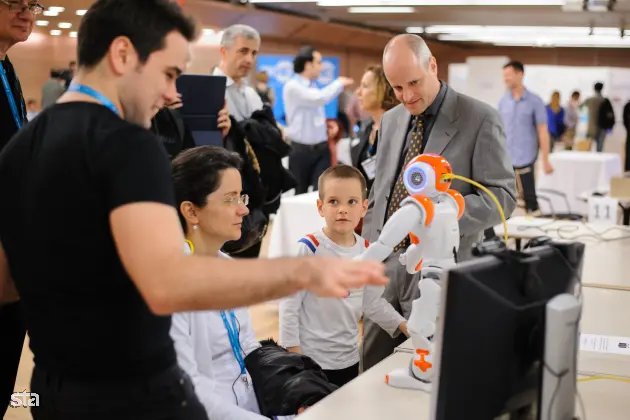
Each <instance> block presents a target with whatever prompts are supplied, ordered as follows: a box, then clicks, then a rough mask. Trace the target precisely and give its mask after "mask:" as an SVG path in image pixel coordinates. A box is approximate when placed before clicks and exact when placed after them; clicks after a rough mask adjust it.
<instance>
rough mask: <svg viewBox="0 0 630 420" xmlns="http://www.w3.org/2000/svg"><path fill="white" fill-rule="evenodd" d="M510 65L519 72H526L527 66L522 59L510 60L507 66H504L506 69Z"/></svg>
mask: <svg viewBox="0 0 630 420" xmlns="http://www.w3.org/2000/svg"><path fill="white" fill-rule="evenodd" d="M508 67H512V68H513V69H514V70H515V71H517V72H519V73H525V66H524V65H523V63H521V62H520V61H510V62H509V63H507V64H506V65H505V66H503V68H504V69H507V68H508Z"/></svg>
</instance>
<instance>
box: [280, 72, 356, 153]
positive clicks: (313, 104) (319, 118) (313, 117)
mask: <svg viewBox="0 0 630 420" xmlns="http://www.w3.org/2000/svg"><path fill="white" fill-rule="evenodd" d="M343 90H344V86H343V83H342V82H341V81H339V80H335V81H334V82H332V83H331V84H329V85H328V86H326V87H325V88H323V89H318V88H317V87H313V83H312V82H311V81H310V80H308V79H306V78H304V77H302V76H300V75H297V74H296V75H295V76H294V77H293V78H292V79H291V80H289V81H288V82H287V83H286V84H285V85H284V90H283V91H282V97H283V100H284V112H285V115H286V119H287V128H286V130H285V133H286V135H287V137H288V138H289V139H291V141H293V142H296V143H300V144H308V145H314V144H317V143H322V142H325V141H328V134H327V131H326V111H325V110H324V106H325V105H326V104H327V103H328V102H330V101H332V100H333V99H335V98H336V97H337V96H338V95H339V94H340V93H341V92H343Z"/></svg>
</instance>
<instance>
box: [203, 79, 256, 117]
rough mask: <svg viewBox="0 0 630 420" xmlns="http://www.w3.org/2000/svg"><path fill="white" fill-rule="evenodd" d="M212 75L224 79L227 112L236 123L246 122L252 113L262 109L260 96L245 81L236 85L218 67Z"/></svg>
mask: <svg viewBox="0 0 630 420" xmlns="http://www.w3.org/2000/svg"><path fill="white" fill-rule="evenodd" d="M212 74H213V75H215V76H225V77H226V82H225V99H226V101H227V107H228V111H229V112H230V115H231V116H233V117H234V118H235V119H236V121H243V120H246V119H247V118H249V117H251V116H252V114H253V113H254V111H258V110H260V109H262V108H263V102H262V99H260V95H258V93H256V91H255V90H254V88H253V87H251V86H250V85H249V84H248V83H247V80H241V82H240V83H236V82H235V81H234V79H232V78H231V77H230V76H228V75H227V74H225V73H223V71H222V70H221V69H220V68H219V67H218V66H217V67H215V68H214V71H213V72H212Z"/></svg>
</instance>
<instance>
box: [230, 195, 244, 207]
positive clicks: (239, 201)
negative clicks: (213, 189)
mask: <svg viewBox="0 0 630 420" xmlns="http://www.w3.org/2000/svg"><path fill="white" fill-rule="evenodd" d="M225 202H226V203H230V204H233V205H235V206H238V205H239V204H242V205H244V206H246V205H248V204H249V195H247V194H243V195H241V196H240V197H239V196H236V197H232V198H226V199H225Z"/></svg>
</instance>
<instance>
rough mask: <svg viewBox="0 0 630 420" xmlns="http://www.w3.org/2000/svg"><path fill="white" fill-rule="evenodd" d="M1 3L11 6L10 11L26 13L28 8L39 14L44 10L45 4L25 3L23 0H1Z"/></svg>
mask: <svg viewBox="0 0 630 420" xmlns="http://www.w3.org/2000/svg"><path fill="white" fill-rule="evenodd" d="M0 3H4V4H6V5H7V6H9V12H14V11H16V10H18V11H19V13H24V12H25V11H26V9H28V10H30V11H31V13H32V14H34V15H39V14H40V13H41V12H43V11H44V6H42V5H41V4H39V3H36V2H30V3H28V4H24V3H22V2H21V1H11V0H0Z"/></svg>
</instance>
